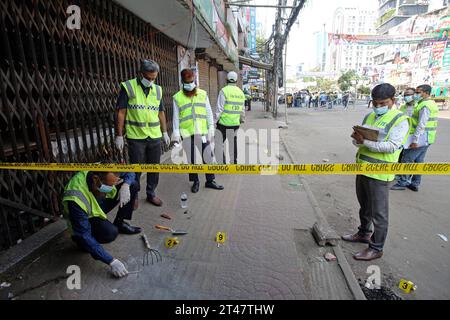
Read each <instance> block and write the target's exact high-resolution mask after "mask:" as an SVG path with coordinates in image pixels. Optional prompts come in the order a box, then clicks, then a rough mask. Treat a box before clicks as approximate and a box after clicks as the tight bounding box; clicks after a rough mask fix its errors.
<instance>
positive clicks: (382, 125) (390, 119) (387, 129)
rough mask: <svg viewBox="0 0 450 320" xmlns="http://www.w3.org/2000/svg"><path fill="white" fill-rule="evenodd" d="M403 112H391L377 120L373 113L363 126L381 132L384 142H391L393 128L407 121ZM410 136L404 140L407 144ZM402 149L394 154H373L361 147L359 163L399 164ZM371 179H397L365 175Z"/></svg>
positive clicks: (368, 116)
mask: <svg viewBox="0 0 450 320" xmlns="http://www.w3.org/2000/svg"><path fill="white" fill-rule="evenodd" d="M407 118H408V117H407V116H405V115H404V114H403V113H402V112H400V111H398V110H389V111H388V112H387V113H386V114H384V115H382V116H380V117H378V119H377V118H376V115H375V112H372V113H370V114H368V115H367V116H366V118H365V119H364V121H363V125H369V126H372V127H375V128H378V129H379V130H380V134H385V135H386V136H385V138H384V141H388V140H389V136H390V134H391V131H392V129H393V128H395V127H396V126H397V125H399V124H400V123H401V122H403V121H405V120H407ZM407 138H408V135H407V134H406V135H405V137H404V139H403V143H402V145H403V144H405V142H406V140H407ZM400 153H401V149H398V150H396V151H394V152H393V153H379V152H372V151H370V150H369V148H367V147H366V146H361V147H359V150H358V153H357V154H356V162H357V163H397V162H398V159H399V157H400ZM365 176H367V177H369V178H373V179H376V180H381V181H393V180H394V179H395V175H394V174H365Z"/></svg>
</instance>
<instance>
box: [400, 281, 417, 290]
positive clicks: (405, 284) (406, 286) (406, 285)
mask: <svg viewBox="0 0 450 320" xmlns="http://www.w3.org/2000/svg"><path fill="white" fill-rule="evenodd" d="M398 287H399V288H400V289H401V290H403V292H405V293H411V291H415V290H416V289H417V286H416V285H414V283H412V282H411V281H408V280H405V279H401V280H400V284H399V285H398Z"/></svg>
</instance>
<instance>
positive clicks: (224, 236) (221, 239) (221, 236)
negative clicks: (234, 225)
mask: <svg viewBox="0 0 450 320" xmlns="http://www.w3.org/2000/svg"><path fill="white" fill-rule="evenodd" d="M226 240H227V234H226V233H225V232H221V231H219V232H217V234H216V242H217V248H218V247H220V244H224V243H225V241H226Z"/></svg>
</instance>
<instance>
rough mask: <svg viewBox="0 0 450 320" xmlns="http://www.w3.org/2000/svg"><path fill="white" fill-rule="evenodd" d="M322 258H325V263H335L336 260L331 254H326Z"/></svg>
mask: <svg viewBox="0 0 450 320" xmlns="http://www.w3.org/2000/svg"><path fill="white" fill-rule="evenodd" d="M324 257H325V260H327V261H336V260H337V258H336V256H335V255H334V254H332V253H331V252H327V253H326V254H325V256H324Z"/></svg>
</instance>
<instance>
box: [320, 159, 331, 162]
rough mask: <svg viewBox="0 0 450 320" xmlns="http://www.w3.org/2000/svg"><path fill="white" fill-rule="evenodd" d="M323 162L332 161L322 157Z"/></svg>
mask: <svg viewBox="0 0 450 320" xmlns="http://www.w3.org/2000/svg"><path fill="white" fill-rule="evenodd" d="M322 162H330V159H322Z"/></svg>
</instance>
